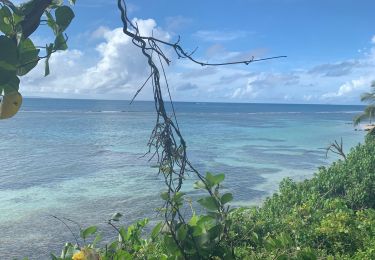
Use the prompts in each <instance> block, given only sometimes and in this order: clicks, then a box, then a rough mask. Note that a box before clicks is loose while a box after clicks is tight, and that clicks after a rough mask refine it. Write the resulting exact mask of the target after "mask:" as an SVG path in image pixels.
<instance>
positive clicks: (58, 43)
mask: <svg viewBox="0 0 375 260" xmlns="http://www.w3.org/2000/svg"><path fill="white" fill-rule="evenodd" d="M66 49H68V45H66V39H65V38H64V36H63V35H62V33H60V34H58V35H57V36H56V39H55V45H54V50H56V51H58V50H62V51H65V50H66Z"/></svg>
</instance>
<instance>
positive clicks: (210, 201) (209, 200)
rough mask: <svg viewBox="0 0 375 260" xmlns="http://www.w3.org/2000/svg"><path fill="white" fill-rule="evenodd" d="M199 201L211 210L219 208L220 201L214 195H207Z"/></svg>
mask: <svg viewBox="0 0 375 260" xmlns="http://www.w3.org/2000/svg"><path fill="white" fill-rule="evenodd" d="M198 203H199V204H200V205H202V206H203V207H204V208H206V209H209V210H217V209H218V206H219V205H218V203H217V202H216V200H215V199H214V198H213V197H205V198H202V199H199V200H198Z"/></svg>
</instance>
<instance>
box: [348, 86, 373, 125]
mask: <svg viewBox="0 0 375 260" xmlns="http://www.w3.org/2000/svg"><path fill="white" fill-rule="evenodd" d="M361 101H362V102H366V103H368V104H369V105H368V106H367V107H366V108H365V110H364V111H363V113H362V114H359V115H358V116H356V117H355V118H354V120H353V121H354V125H358V124H359V123H361V122H362V121H364V120H369V123H370V124H371V123H372V121H371V120H372V119H374V118H375V81H373V82H372V84H371V91H370V92H365V93H363V94H362V95H361Z"/></svg>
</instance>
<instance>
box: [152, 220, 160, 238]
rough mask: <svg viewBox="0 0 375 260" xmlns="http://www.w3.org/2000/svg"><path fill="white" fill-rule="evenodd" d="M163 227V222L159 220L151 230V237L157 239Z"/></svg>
mask: <svg viewBox="0 0 375 260" xmlns="http://www.w3.org/2000/svg"><path fill="white" fill-rule="evenodd" d="M162 227H163V223H162V222H159V223H158V224H157V225H156V226H155V227H154V228H153V229H152V231H151V238H152V239H156V237H157V236H158V235H159V233H160V230H161V228H162Z"/></svg>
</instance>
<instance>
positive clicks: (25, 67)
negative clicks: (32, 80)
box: [17, 39, 40, 76]
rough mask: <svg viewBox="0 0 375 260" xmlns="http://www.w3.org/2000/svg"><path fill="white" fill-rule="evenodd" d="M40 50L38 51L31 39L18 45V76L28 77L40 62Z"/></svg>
mask: <svg viewBox="0 0 375 260" xmlns="http://www.w3.org/2000/svg"><path fill="white" fill-rule="evenodd" d="M39 51H40V50H39V49H36V48H35V46H34V43H33V42H32V41H31V40H30V39H26V40H21V42H20V44H19V45H18V65H17V67H18V69H17V75H19V76H23V75H26V74H27V73H28V72H29V71H30V70H32V69H33V68H34V67H35V66H36V65H37V64H38V61H39V56H38V54H39Z"/></svg>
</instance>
